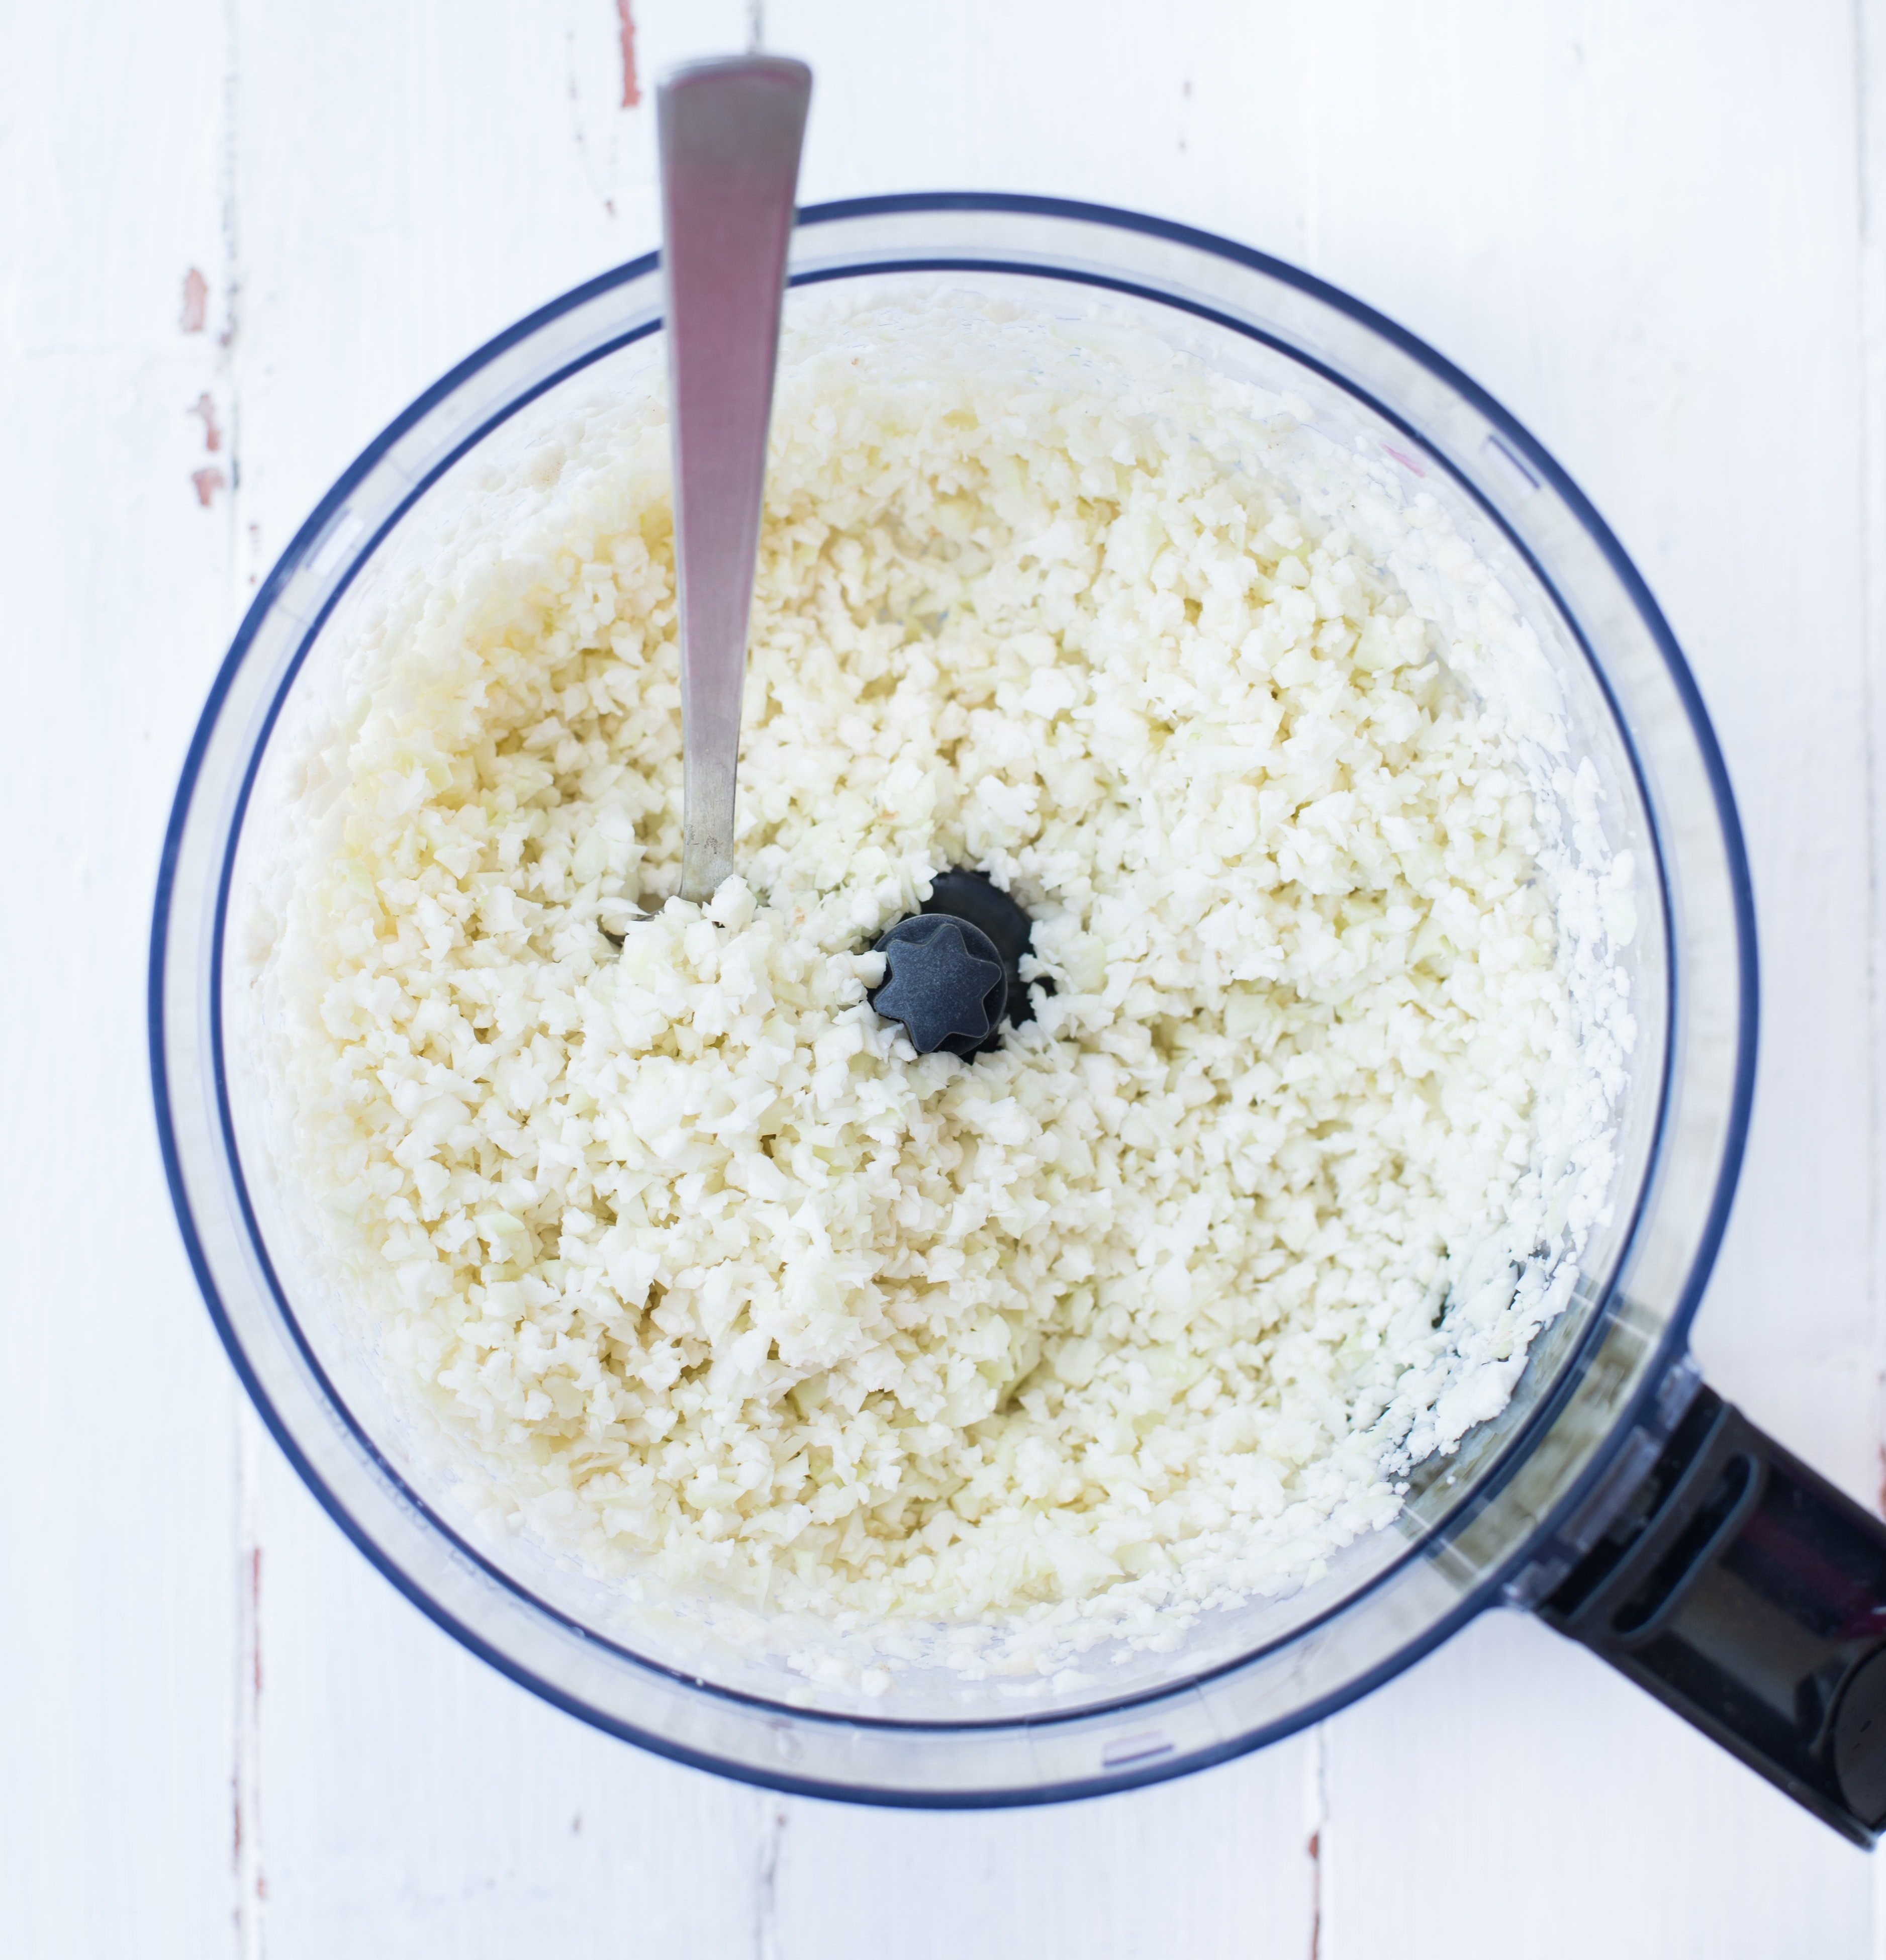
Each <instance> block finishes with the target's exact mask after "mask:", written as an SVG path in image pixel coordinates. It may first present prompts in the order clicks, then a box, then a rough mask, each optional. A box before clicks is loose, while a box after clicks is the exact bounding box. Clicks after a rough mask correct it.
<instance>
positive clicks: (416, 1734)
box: [259, 1450, 768, 1960]
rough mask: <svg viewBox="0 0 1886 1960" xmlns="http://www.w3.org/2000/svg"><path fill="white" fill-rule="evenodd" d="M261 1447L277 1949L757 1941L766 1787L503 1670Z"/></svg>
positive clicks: (503, 1954)
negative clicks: (641, 1742)
mask: <svg viewBox="0 0 1886 1960" xmlns="http://www.w3.org/2000/svg"><path fill="white" fill-rule="evenodd" d="M262 1465H263V1467H262V1502H261V1510H262V1517H263V1519H264V1534H263V1544H262V1583H261V1631H262V1638H261V1653H262V1685H261V1691H260V1696H259V1707H260V1717H261V1719H260V1723H259V1729H260V1743H261V1746H260V1752H259V1768H260V1772H261V1791H262V1805H261V1815H260V1818H259V1825H260V1844H261V1861H260V1862H261V1866H262V1876H263V1878H264V1879H265V1880H266V1887H267V1903H266V1919H265V1921H264V1923H263V1930H264V1933H265V1935H266V1946H265V1948H264V1949H263V1950H266V1952H267V1953H268V1955H269V1956H270V1960H336V1956H337V1955H348V1954H356V1953H358V1954H362V1955H372V1956H373V1960H508V1956H511V1955H517V1954H535V1953H539V1952H542V1953H555V1954H556V1955H558V1956H559V1960H610V1957H611V1956H619V1955H625V1954H631V1955H634V1960H695V1956H697V1955H720V1954H736V1953H746V1952H752V1950H753V1946H754V1941H755V1918H756V1915H757V1914H759V1911H760V1900H761V1898H762V1873H761V1869H760V1863H759V1860H760V1855H761V1847H762V1844H763V1843H764V1834H763V1832H762V1828H761V1824H762V1810H763V1806H764V1805H765V1803H766V1802H767V1800H768V1799H765V1798H764V1797H763V1796H762V1794H761V1793H759V1792H757V1791H755V1790H749V1789H747V1788H746V1787H743V1786H742V1785H739V1784H738V1783H730V1782H728V1781H727V1780H724V1779H723V1778H720V1777H712V1776H709V1775H707V1774H704V1773H703V1772H701V1771H697V1770H690V1769H684V1768H680V1767H679V1766H677V1765H676V1764H671V1763H667V1762H664V1761H661V1760H660V1758H657V1757H654V1756H651V1755H647V1754H646V1753H644V1752H642V1751H641V1750H638V1749H634V1748H630V1747H629V1746H628V1745H626V1744H625V1743H622V1742H617V1741H615V1739H613V1738H612V1737H610V1736H605V1735H603V1734H601V1733H599V1732H598V1731H596V1730H595V1729H590V1728H589V1727H587V1726H585V1725H584V1723H580V1722H577V1721H576V1720H574V1719H573V1718H572V1717H569V1716H566V1715H563V1714H561V1713H558V1711H557V1710H555V1709H552V1708H551V1707H549V1706H548V1705H547V1704H545V1703H543V1702H542V1701H539V1700H538V1699H537V1698H536V1697H535V1696H534V1695H532V1694H527V1693H526V1691H524V1690H523V1689H522V1688H517V1687H515V1686H514V1685H512V1683H511V1682H508V1681H507V1680H505V1679H504V1678H503V1677H502V1676H501V1675H498V1673H496V1672H495V1671H494V1670H493V1669H490V1668H488V1667H487V1666H485V1664H484V1663H482V1661H479V1660H477V1659H474V1658H473V1657H472V1656H471V1655H470V1654H469V1653H466V1651H465V1650H463V1648H462V1647H460V1646H459V1645H458V1644H457V1643H456V1642H455V1641H454V1640H451V1639H450V1637H447V1635H446V1634H443V1633H441V1632H440V1631H438V1630H437V1628H435V1627H434V1626H433V1625H432V1624H431V1621H428V1620H427V1619H425V1618H423V1617H422V1616H421V1615H420V1614H419V1613H418V1612H417V1611H416V1610H415V1608H413V1607H412V1606H411V1605H409V1604H408V1603H407V1602H406V1600H405V1599H402V1598H401V1597H400V1596H399V1594H398V1593H396V1592H394V1590H393V1588H392V1587H391V1586H388V1585H387V1584H386V1583H385V1582H384V1581H383V1580H381V1579H380V1577H379V1576H378V1575H377V1573H374V1571H373V1570H371V1568H370V1567H368V1566H367V1564H366V1561H364V1559H362V1558H361V1556H360V1554H358V1552H357V1551H355V1549H354V1548H353V1547H352V1546H351V1545H349V1544H348V1542H346V1540H345V1539H344V1538H342V1536H341V1535H340V1533H339V1532H338V1531H336V1529H334V1527H333V1526H332V1525H331V1524H330V1523H329V1521H328V1520H327V1519H326V1517H325V1516H323V1515H322V1514H321V1513H320V1512H319V1511H317V1510H316V1508H315V1506H314V1503H313V1500H312V1498H310V1497H309V1496H308V1495H307V1493H306V1492H305V1491H304V1490H303V1489H302V1488H301V1485H300V1484H299V1483H298V1482H297V1481H296V1479H295V1478H294V1474H293V1473H292V1472H291V1471H290V1469H289V1468H288V1465H286V1463H285V1462H283V1460H282V1459H281V1457H280V1456H279V1455H278V1454H277V1453H275V1452H274V1451H273V1450H270V1451H269V1453H267V1455H266V1456H265V1457H264V1459H262Z"/></svg>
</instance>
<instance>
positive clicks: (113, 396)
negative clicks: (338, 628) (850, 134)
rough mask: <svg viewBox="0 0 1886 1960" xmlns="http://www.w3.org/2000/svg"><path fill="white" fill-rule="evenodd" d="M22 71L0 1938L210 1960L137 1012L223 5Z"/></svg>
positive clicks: (10, 664)
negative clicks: (192, 291)
mask: <svg viewBox="0 0 1886 1960" xmlns="http://www.w3.org/2000/svg"><path fill="white" fill-rule="evenodd" d="M7 48H8V59H7V63H6V70H7V72H6V77H5V83H4V84H0V85H3V86H4V87H5V113H4V115H0V231H4V234H5V238H6V240H7V249H6V251H5V255H4V256H3V257H0V453H4V454H5V457H6V460H7V478H6V492H5V523H4V524H0V581H4V584H5V589H6V590H7V592H8V595H9V602H8V625H7V632H6V634H5V640H4V643H0V663H4V672H5V689H6V698H7V700H8V705H9V714H8V728H9V731H10V733H11V737H12V752H11V755H10V756H9V759H8V765H7V770H6V775H5V791H4V794H5V807H6V813H7V835H8V851H7V853H6V864H5V873H4V874H0V875H3V876H4V883H5V904H4V912H5V926H4V928H0V939H3V940H4V943H5V947H6V957H5V959H4V960H0V1052H3V1054H4V1061H0V1079H3V1080H4V1081H5V1085H6V1087H5V1108H6V1121H5V1125H4V1126H0V1192H5V1201H4V1206H3V1207H0V1211H3V1213H4V1217H5V1227H6V1239H7V1245H8V1265H7V1274H6V1285H5V1290H4V1292H3V1293H0V1320H3V1321H4V1324H5V1334H6V1354H7V1363H8V1367H7V1382H8V1392H7V1407H6V1416H5V1421H4V1422H0V1573H4V1574H5V1578H4V1580H0V1596H4V1599H5V1611H4V1612H0V1951H5V1952H8V1953H11V1954H19V1955H32V1956H33V1960H40V1956H48V1960H53V1957H54V1956H66V1955H103V1954H113V1953H137V1954H139V1955H151V1956H153V1960H157V1956H167V1960H205V1956H207V1955H215V1954H218V1953H221V1952H227V1951H228V1950H229V1948H230V1943H231V1936H232V1920H231V1914H232V1910H233V1908H234V1905H235V1903H236V1896H235V1885H234V1876H233V1874H232V1871H231V1826H232V1818H231V1791H230V1775H231V1765H232V1757H231V1746H232V1745H231V1712H232V1704H231V1681H232V1679H233V1676H234V1653H235V1646H236V1631H237V1625H236V1621H237V1615H236V1604H235V1593H236V1589H235V1583H234V1582H235V1577H236V1575H235V1570H234V1559H233V1556H232V1552H233V1535H232V1527H233V1524H234V1503H233V1489H234V1400H235V1392H234V1383H233V1381H232V1379H231V1376H230V1374H229V1372H228V1370H227V1367H226V1365H225V1364H224V1360H223V1358H222V1356H221V1352H220V1351H219V1350H218V1348H217V1346H216V1343H215V1339H214V1337H213V1336H212V1335H211V1331H210V1327H209V1323H208V1319H207V1317H206V1316H205V1314H204V1313H203V1310H202V1306H201V1305H200V1303H199V1300H198V1299H197V1296H196V1288H195V1287H194V1285H193V1284H192V1282H191V1280H190V1278H189V1272H188V1270H187V1268H186V1265H185V1262H184V1259H183V1252H182V1249H181V1247H180V1245H179V1243H178V1242H177V1234H176V1232H175V1230H174V1228H173V1225H172V1223H171V1220H170V1205H169V1201H168V1199H167V1196H166V1195H165V1191H164V1183H163V1179H162V1176H161V1172H160V1169H159V1167H158V1164H157V1152H156V1148H155V1144H154V1138H153V1134H152V1127H151V1118H150V1115H149V1111H148V1088H147V1087H146V1083H147V1080H148V1078H147V1076H146V1071H145V1055H144V1040H143V1010H142V992H143V983H144V956H145V940H146V936H147V934H148V925H149V918H150V901H151V886H152V883H153V880H154V873H155V870H156V865H157V851H158V846H159V842H160V840H161V836H162V834H163V827H164V813H165V810H166V809H167V805H168V802H169V798H170V791H171V787H172V784H173V781H174V778H175V775H176V771H177V766H178V764H179V763H180V761H181V759H182V756H183V750H184V747H185V744H186V741H187V739H188V736H189V729H190V726H191V724H192V721H194V719H195V716H196V702H197V701H198V700H199V698H200V697H201V695H202V693H203V692H204V691H205V689H207V687H208V683H209V679H210V676H211V674H212V673H213V672H214V670H215V664H216V663H217V661H218V660H219V659H220V657H221V651H222V647H223V644H224V641H226V638H227V634H228V632H229V629H230V628H231V625H232V624H233V620H232V618H231V606H230V598H231V586H230V571H229V568H230V536H229V526H228V512H227V503H226V501H225V500H224V499H223V498H221V497H220V496H217V495H213V494H212V495H211V496H210V497H209V498H208V508H205V504H204V503H203V502H202V501H199V495H198V492H197V489H196V486H195V485H193V484H192V480H191V479H192V474H193V473H196V472H197V471H199V470H202V469H214V468H215V467H218V466H219V464H220V462H221V460H226V459H221V458H219V457H218V456H215V455H212V454H211V453H208V450H206V447H205V441H206V427H207V424H206V422H205V419H204V418H203V417H202V416H200V415H192V412H191V411H192V405H195V404H197V403H199V401H202V402H206V403H208V404H209V405H210V410H211V413H215V412H217V410H216V406H215V405H216V403H217V401H218V399H220V396H221V380H220V357H219V351H218V346H217V344H216V332H215V329H216V327H217V326H218V323H219V321H220V318H221V313H222V307H223V301H224V292H223V290H222V279H221V241H220V232H219V225H220V215H221V205H222V198H221V187H220V184H219V181H218V177H219V168H218V166H219V158H220V149H219V145H218V119H219V115H220V109H221V73H222V65H223V64H222V56H221V42H220V27H219V10H218V5H217V4H216V0H180V4H179V5H177V6H175V7H173V8H167V9H165V10H164V11H163V12H161V14H160V13H157V12H148V13H142V14H125V15H124V16H123V17H122V18H119V19H118V20H116V21H114V22H113V25H112V31H111V32H110V33H100V31H99V30H98V28H97V26H96V25H95V24H89V23H87V22H86V21H84V20H83V19H82V18H80V17H78V16H77V15H75V14H73V13H72V12H71V11H70V10H63V9H30V8H28V9H19V10H15V11H14V14H13V15H12V18H11V19H10V21H9V22H8V37H7ZM192 266H196V267H198V268H200V269H202V272H203V273H204V274H205V275H206V283H205V291H204V294H203V304H202V313H203V320H204V323H205V325H204V329H203V330H199V331H197V332H195V333H185V332H183V330H182V329H183V317H182V309H183V304H184V299H183V287H184V282H185V278H186V272H187V271H188V269H189V268H191V267H192ZM192 317H194V316H192ZM206 481H209V482H211V488H212V491H213V479H206Z"/></svg>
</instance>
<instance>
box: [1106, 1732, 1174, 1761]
mask: <svg viewBox="0 0 1886 1960" xmlns="http://www.w3.org/2000/svg"><path fill="white" fill-rule="evenodd" d="M1171 1754H1172V1742H1170V1741H1169V1739H1168V1738H1167V1737H1166V1736H1164V1735H1163V1734H1162V1733H1160V1731H1159V1730H1158V1729H1141V1730H1140V1733H1139V1734H1137V1736H1115V1738H1114V1739H1113V1740H1112V1742H1109V1743H1108V1745H1107V1746H1106V1747H1105V1748H1104V1749H1102V1751H1101V1752H1100V1767H1101V1768H1102V1769H1105V1770H1117V1769H1122V1768H1124V1767H1125V1766H1126V1765H1127V1764H1128V1763H1150V1761H1152V1760H1153V1758H1154V1757H1155V1756H1169V1755H1171Z"/></svg>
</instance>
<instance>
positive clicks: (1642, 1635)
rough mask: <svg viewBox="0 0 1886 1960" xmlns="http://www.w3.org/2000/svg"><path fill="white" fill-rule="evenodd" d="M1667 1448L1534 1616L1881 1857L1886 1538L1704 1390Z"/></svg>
mask: <svg viewBox="0 0 1886 1960" xmlns="http://www.w3.org/2000/svg"><path fill="white" fill-rule="evenodd" d="M1660 1440H1661V1441H1662V1448H1661V1450H1660V1451H1658V1452H1656V1453H1655V1454H1654V1459H1653V1460H1650V1461H1649V1463H1648V1469H1647V1474H1646V1475H1643V1476H1642V1477H1641V1478H1640V1479H1639V1480H1638V1481H1636V1483H1635V1484H1634V1487H1633V1488H1631V1489H1630V1491H1629V1494H1628V1495H1627V1496H1626V1497H1625V1498H1624V1502H1623V1503H1622V1505H1621V1507H1617V1508H1615V1509H1614V1510H1611V1511H1610V1512H1609V1513H1608V1514H1607V1516H1606V1517H1605V1520H1604V1523H1603V1529H1602V1531H1601V1535H1595V1542H1589V1539H1588V1542H1587V1543H1586V1544H1585V1545H1579V1546H1577V1547H1576V1553H1577V1557H1576V1564H1572V1566H1571V1567H1570V1570H1569V1571H1566V1570H1564V1567H1563V1561H1561V1562H1560V1565H1559V1567H1558V1570H1557V1573H1553V1574H1552V1576H1551V1577H1549V1578H1548V1579H1547V1583H1548V1584H1549V1585H1550V1591H1549V1592H1548V1593H1547V1594H1546V1596H1544V1598H1543V1599H1538V1601H1537V1603H1536V1605H1535V1611H1536V1612H1538V1615H1539V1616H1540V1618H1541V1619H1543V1620H1544V1621H1546V1622H1547V1624H1548V1625H1550V1626H1553V1627H1555V1628H1557V1629H1558V1631H1560V1633H1562V1634H1567V1635H1569V1636H1570V1637H1571V1638H1572V1639H1573V1640H1579V1641H1582V1643H1584V1644H1585V1646H1586V1647H1589V1648H1591V1649H1592V1651H1593V1652H1594V1653H1599V1654H1601V1655H1602V1656H1604V1657H1605V1659H1606V1660H1608V1661H1609V1662H1610V1663H1611V1665H1612V1666H1614V1667H1615V1668H1618V1669H1621V1670H1622V1671H1623V1672H1624V1673H1626V1674H1627V1675H1630V1678H1631V1679H1632V1680H1633V1681H1634V1682H1636V1683H1637V1684H1638V1685H1639V1686H1640V1687H1642V1688H1648V1689H1649V1691H1650V1692H1651V1693H1652V1694H1654V1695H1655V1696H1656V1698H1658V1700H1659V1701H1662V1702H1664V1703H1665V1704H1668V1706H1669V1707H1671V1708H1674V1709H1675V1710H1676V1711H1677V1713H1678V1714H1680V1715H1682V1716H1684V1717H1685V1718H1687V1720H1690V1721H1691V1722H1694V1723H1695V1724H1696V1726H1697V1727H1698V1728H1699V1729H1702V1730H1703V1732H1704V1733H1705V1734H1706V1735H1709V1736H1713V1737H1714V1738H1715V1739H1716V1741H1717V1742H1720V1743H1721V1744H1722V1746H1723V1747H1724V1748H1726V1749H1730V1750H1732V1751H1733V1752H1735V1755H1738V1756H1740V1757H1741V1759H1742V1761H1744V1762H1745V1763H1747V1764H1749V1765H1750V1766H1751V1768H1754V1769H1757V1770H1759V1771H1760V1772H1761V1774H1763V1775H1764V1776H1765V1777H1767V1778H1768V1779H1769V1780H1770V1782H1772V1783H1778V1784H1779V1786H1780V1787H1782V1789H1783V1790H1786V1792H1787V1793H1788V1794H1789V1796H1792V1798H1794V1799H1795V1801H1796V1802H1797V1803H1802V1804H1805V1806H1807V1807H1808V1809H1810V1810H1811V1811H1812V1812H1814V1815H1816V1816H1817V1817H1819V1818H1822V1819H1824V1821H1825V1822H1827V1823H1829V1824H1830V1825H1833V1826H1834V1828H1835V1829H1836V1830H1837V1831H1840V1832H1842V1833H1843V1834H1844V1835H1846V1837H1848V1838H1851V1839H1852V1840H1853V1841H1854V1843H1856V1844H1862V1845H1865V1846H1869V1847H1870V1846H1871V1845H1872V1843H1873V1841H1874V1840H1875V1838H1877V1837H1878V1835H1879V1833H1880V1831H1881V1828H1882V1827H1883V1826H1886V1523H1881V1521H1880V1519H1878V1518H1876V1517H1875V1516H1873V1515H1872V1513H1870V1512H1868V1511H1865V1510H1862V1508H1861V1507H1859V1505H1858V1504H1856V1503H1854V1502H1853V1500H1852V1499H1851V1498H1849V1497H1846V1496H1844V1495H1843V1494H1842V1493H1841V1492H1840V1491H1837V1490H1836V1489H1835V1488H1834V1486H1833V1485H1832V1484H1830V1483H1829V1482H1828V1481H1827V1479H1826V1478H1824V1477H1821V1476H1817V1475H1815V1473H1814V1472H1813V1471H1811V1470H1810V1469H1809V1468H1808V1466H1807V1465H1805V1463H1803V1462H1801V1461H1800V1460H1799V1458H1797V1457H1795V1456H1791V1455H1790V1454H1789V1453H1788V1452H1787V1451H1786V1450H1785V1449H1783V1448H1782V1447H1781V1446H1780V1445H1779V1443H1776V1442H1775V1441H1774V1440H1773V1439H1772V1438H1771V1437H1767V1436H1765V1435H1764V1434H1763V1433H1762V1432H1761V1431H1760V1430H1759V1429H1757V1428H1756V1427H1755V1426H1754V1424H1753V1423H1751V1422H1750V1421H1748V1419H1747V1418H1745V1417H1744V1415H1743V1414H1741V1411H1740V1410H1738V1409H1736V1408H1733V1407H1732V1406H1731V1405H1729V1403H1727V1402H1724V1401H1723V1400H1722V1397H1721V1396H1720V1395H1716V1394H1715V1393H1713V1392H1712V1391H1711V1390H1709V1389H1706V1388H1702V1387H1698V1388H1697V1390H1696V1392H1695V1394H1694V1398H1693V1399H1691V1400H1690V1402H1689V1405H1688V1407H1687V1410H1685V1411H1684V1413H1683V1414H1682V1416H1681V1419H1680V1420H1679V1421H1677V1422H1676V1423H1675V1426H1674V1427H1672V1428H1671V1430H1669V1432H1668V1434H1667V1436H1665V1437H1662V1438H1661V1439H1660ZM1651 1457H1652V1452H1651V1451H1650V1450H1649V1449H1643V1451H1642V1454H1641V1457H1640V1460H1643V1459H1646V1458H1651ZM1535 1570H1536V1568H1535ZM1561 1573H1562V1575H1563V1576H1559V1575H1560V1574H1561Z"/></svg>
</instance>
